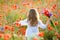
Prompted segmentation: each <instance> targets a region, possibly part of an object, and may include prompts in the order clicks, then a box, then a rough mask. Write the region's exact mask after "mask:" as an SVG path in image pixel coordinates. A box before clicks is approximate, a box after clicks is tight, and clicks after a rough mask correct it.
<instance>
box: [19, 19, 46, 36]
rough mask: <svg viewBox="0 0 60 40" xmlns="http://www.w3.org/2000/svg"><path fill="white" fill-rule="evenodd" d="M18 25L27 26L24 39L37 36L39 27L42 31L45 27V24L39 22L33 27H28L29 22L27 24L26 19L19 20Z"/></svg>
mask: <svg viewBox="0 0 60 40" xmlns="http://www.w3.org/2000/svg"><path fill="white" fill-rule="evenodd" d="M19 24H21V26H22V25H27V29H26V33H25V36H26V37H30V36H32V35H35V34H38V32H39V30H38V27H40V28H42V29H45V28H46V27H47V26H46V25H45V24H43V23H42V21H41V20H38V24H37V25H36V26H34V27H32V26H30V24H29V22H27V19H25V20H21V21H20V22H19Z"/></svg>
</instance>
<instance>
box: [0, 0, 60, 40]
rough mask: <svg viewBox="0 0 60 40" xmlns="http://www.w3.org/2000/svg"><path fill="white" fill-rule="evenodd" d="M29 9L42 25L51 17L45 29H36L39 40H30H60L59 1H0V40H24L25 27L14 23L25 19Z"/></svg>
mask: <svg viewBox="0 0 60 40" xmlns="http://www.w3.org/2000/svg"><path fill="white" fill-rule="evenodd" d="M31 8H36V9H37V10H38V13H39V18H40V20H42V22H43V23H44V24H46V21H47V20H48V18H50V16H51V15H52V16H51V21H50V23H49V25H48V26H47V28H46V29H44V30H43V29H41V28H38V29H39V31H40V33H39V34H38V36H39V38H38V37H36V38H32V40H60V0H0V40H25V36H24V35H25V32H26V28H27V26H21V25H20V24H18V23H15V24H14V22H19V21H20V20H24V19H26V18H27V16H28V13H29V10H30V9H31ZM49 13H50V14H49Z"/></svg>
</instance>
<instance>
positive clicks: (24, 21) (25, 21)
mask: <svg viewBox="0 0 60 40" xmlns="http://www.w3.org/2000/svg"><path fill="white" fill-rule="evenodd" d="M18 23H19V24H21V26H24V25H27V19H25V20H21V21H19V22H18Z"/></svg>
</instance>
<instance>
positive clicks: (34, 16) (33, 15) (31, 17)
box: [28, 9, 39, 26]
mask: <svg viewBox="0 0 60 40" xmlns="http://www.w3.org/2000/svg"><path fill="white" fill-rule="evenodd" d="M38 19H39V15H38V12H37V10H36V9H30V11H29V14H28V21H30V25H31V26H36V25H37V24H38Z"/></svg>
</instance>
